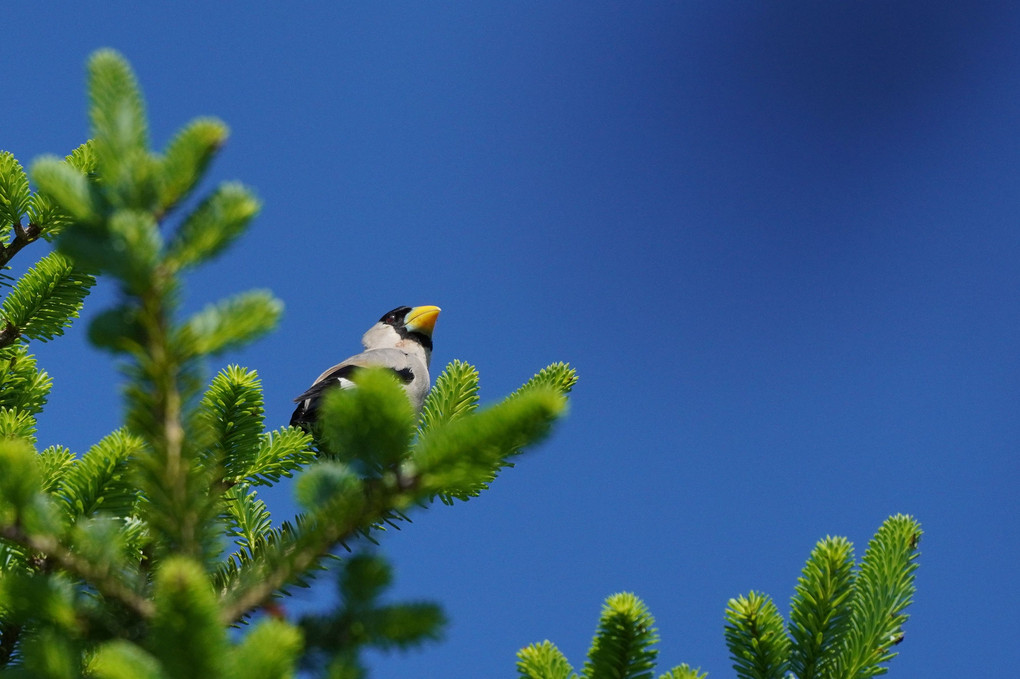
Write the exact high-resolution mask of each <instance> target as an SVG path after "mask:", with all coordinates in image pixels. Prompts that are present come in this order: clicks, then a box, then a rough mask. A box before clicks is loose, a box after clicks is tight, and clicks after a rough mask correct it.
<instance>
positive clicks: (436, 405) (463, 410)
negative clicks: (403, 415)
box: [419, 360, 478, 434]
mask: <svg viewBox="0 0 1020 679" xmlns="http://www.w3.org/2000/svg"><path fill="white" fill-rule="evenodd" d="M477 407H478V370H477V369H476V368H475V367H474V366H473V365H471V364H470V363H465V362H463V361H459V360H454V361H452V362H451V363H450V364H449V365H447V366H446V369H445V370H443V372H442V374H440V375H439V377H438V378H436V383H435V385H434V386H433V387H432V390H431V391H429V395H428V397H427V398H426V399H425V405H424V406H423V407H422V411H421V425H420V427H419V428H420V431H421V433H423V434H424V433H427V432H429V431H431V430H432V429H435V428H436V427H440V426H442V425H444V424H446V423H448V422H452V421H453V420H456V419H458V418H461V417H464V416H465V415H468V414H469V413H471V412H472V411H474V410H475V408H477Z"/></svg>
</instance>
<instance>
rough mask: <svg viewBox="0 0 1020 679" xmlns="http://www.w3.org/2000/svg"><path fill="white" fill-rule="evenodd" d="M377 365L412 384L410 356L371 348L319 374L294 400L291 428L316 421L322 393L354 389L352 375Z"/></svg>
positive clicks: (404, 382)
mask: <svg viewBox="0 0 1020 679" xmlns="http://www.w3.org/2000/svg"><path fill="white" fill-rule="evenodd" d="M374 366H378V367H383V368H389V369H390V370H392V371H393V374H395V375H396V376H397V379H398V380H400V381H401V383H403V384H405V385H406V384H410V383H411V382H412V381H413V380H414V377H415V375H414V371H413V369H412V362H411V359H410V357H409V356H408V355H407V354H405V353H404V352H402V351H400V350H398V349H372V350H369V351H365V352H362V353H360V354H357V355H356V356H351V357H350V358H348V359H347V360H346V361H344V362H343V363H338V364H337V365H335V366H333V367H332V368H330V369H329V370H327V371H326V372H324V373H322V374H321V375H319V376H318V377H317V378H316V379H315V382H313V383H312V386H310V387H308V389H306V390H305V391H304V392H303V393H302V394H301V395H300V396H298V397H297V398H295V399H294V401H295V402H296V403H297V404H298V406H297V408H295V409H294V414H293V415H292V416H291V418H290V424H291V426H292V427H293V426H301V424H302V423H311V422H312V421H314V420H315V415H316V411H317V410H318V406H319V399H320V398H321V397H322V394H323V392H325V391H326V390H328V389H334V388H339V389H347V388H349V387H352V386H354V383H353V382H352V381H351V379H350V378H351V376H352V375H353V374H354V373H355V372H357V371H358V370H359V369H361V368H368V367H374Z"/></svg>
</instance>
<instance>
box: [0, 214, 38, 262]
mask: <svg viewBox="0 0 1020 679" xmlns="http://www.w3.org/2000/svg"><path fill="white" fill-rule="evenodd" d="M41 233H42V229H40V228H39V225H38V224H29V225H28V226H22V225H21V222H20V221H18V222H14V240H12V241H11V242H10V243H8V244H7V245H0V267H5V266H7V262H9V261H11V259H13V258H14V255H16V254H18V253H19V252H21V249H22V248H23V247H25V246H26V245H28V244H29V243H34V242H35V241H37V240H39V235H40V234H41Z"/></svg>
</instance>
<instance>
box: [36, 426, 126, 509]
mask: <svg viewBox="0 0 1020 679" xmlns="http://www.w3.org/2000/svg"><path fill="white" fill-rule="evenodd" d="M144 450H145V444H144V442H143V441H142V440H141V439H140V438H139V437H137V436H134V435H133V434H129V433H127V432H126V431H124V430H123V429H118V430H117V431H115V432H113V433H111V434H109V435H107V436H106V437H104V438H103V439H102V440H101V441H99V443H97V444H95V445H94V446H92V447H91V448H89V450H88V452H87V453H85V454H84V455H82V456H81V457H80V458H79V459H78V460H76V461H75V462H74V463H73V464H72V465H70V466H69V467H68V468H67V469H66V471H65V473H64V475H63V477H62V478H61V481H60V483H59V485H58V486H57V488H56V495H57V497H58V498H59V500H60V504H61V505H62V506H63V507H64V510H65V512H66V514H67V516H68V517H69V518H71V519H72V520H77V519H78V518H81V517H87V516H92V515H94V514H95V513H96V512H99V511H103V512H105V513H107V514H112V515H114V516H119V517H122V518H124V517H128V516H130V515H131V514H132V513H133V511H134V507H135V503H136V501H137V499H138V490H137V488H136V487H135V482H134V479H133V478H132V477H131V474H130V464H131V460H133V459H134V458H135V457H136V456H138V455H139V454H140V453H142V452H143V451H144Z"/></svg>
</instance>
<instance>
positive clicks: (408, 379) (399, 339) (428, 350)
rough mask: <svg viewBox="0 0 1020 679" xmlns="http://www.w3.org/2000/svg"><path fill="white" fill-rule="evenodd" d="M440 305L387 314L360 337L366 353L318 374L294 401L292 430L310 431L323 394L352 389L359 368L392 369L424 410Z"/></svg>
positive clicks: (419, 408) (415, 401)
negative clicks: (433, 338) (295, 404)
mask: <svg viewBox="0 0 1020 679" xmlns="http://www.w3.org/2000/svg"><path fill="white" fill-rule="evenodd" d="M439 311H440V309H439V307H437V306H416V307H414V308H411V307H408V306H402V307H397V308H396V309H394V310H393V311H390V312H388V313H386V314H385V315H384V316H383V317H382V318H380V319H379V322H378V323H376V324H375V325H373V326H372V327H371V328H369V329H368V332H366V333H365V334H364V336H363V337H362V338H361V343H362V344H363V345H364V346H365V350H364V351H363V352H361V353H360V354H356V355H354V356H351V357H350V358H348V359H347V360H345V361H343V362H342V363H337V364H336V365H335V366H333V367H332V368H330V369H329V370H327V371H326V372H324V373H322V374H321V375H319V376H318V377H317V378H316V380H315V382H313V383H312V386H310V387H308V389H307V390H306V391H305V392H304V393H303V394H301V395H300V396H298V397H297V398H295V399H294V401H295V402H296V403H297V404H298V406H297V408H296V409H295V410H294V414H293V415H291V418H290V424H291V426H292V427H302V428H304V429H307V428H308V427H309V426H310V425H311V424H312V423H313V422H315V417H316V413H317V411H318V407H319V403H320V402H321V399H322V394H323V393H324V392H326V391H327V390H329V389H334V388H337V389H349V388H350V387H353V386H354V382H353V381H351V376H352V374H353V373H354V372H356V371H357V370H358V369H360V368H367V367H372V366H381V367H384V368H389V369H390V370H392V371H393V372H394V374H396V376H397V378H398V379H399V380H400V381H401V383H402V384H403V385H404V391H406V392H407V397H408V399H410V401H411V404H412V405H413V406H414V407H415V409H416V410H419V411H420V410H421V407H422V404H424V403H425V396H426V394H428V393H429V387H430V386H431V385H430V382H429V361H430V360H431V359H432V329H433V328H434V327H435V325H436V318H438V316H439Z"/></svg>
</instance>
